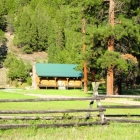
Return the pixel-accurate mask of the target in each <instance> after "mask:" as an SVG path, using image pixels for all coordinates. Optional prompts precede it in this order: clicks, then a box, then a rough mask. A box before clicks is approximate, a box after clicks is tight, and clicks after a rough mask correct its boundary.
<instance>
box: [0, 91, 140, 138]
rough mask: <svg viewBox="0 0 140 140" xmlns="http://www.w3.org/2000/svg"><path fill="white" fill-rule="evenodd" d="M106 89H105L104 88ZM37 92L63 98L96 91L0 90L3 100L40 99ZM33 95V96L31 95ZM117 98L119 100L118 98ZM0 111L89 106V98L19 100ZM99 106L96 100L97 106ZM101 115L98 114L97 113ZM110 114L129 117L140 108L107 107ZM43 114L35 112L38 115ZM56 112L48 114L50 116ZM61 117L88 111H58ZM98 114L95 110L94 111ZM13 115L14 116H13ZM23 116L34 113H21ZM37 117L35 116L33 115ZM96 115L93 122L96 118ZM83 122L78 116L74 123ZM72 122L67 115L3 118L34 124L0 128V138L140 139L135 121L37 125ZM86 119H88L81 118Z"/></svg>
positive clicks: (85, 107)
mask: <svg viewBox="0 0 140 140" xmlns="http://www.w3.org/2000/svg"><path fill="white" fill-rule="evenodd" d="M102 92H103V91H102ZM37 94H41V95H46V96H47V95H50V96H56V95H57V96H62V97H91V96H92V92H89V93H84V92H83V91H82V90H25V89H18V90H17V89H13V90H9V91H8V90H6V91H2V90H1V91H0V99H27V98H28V99H29V98H37V96H36V95H37ZM31 95H32V96H31ZM116 100H117V99H116ZM101 103H102V105H120V104H119V103H115V104H114V103H109V102H104V101H102V102H101ZM0 104H1V105H0V110H57V109H58V110H63V109H87V108H88V107H89V101H58V102H56V101H52V102H21V103H20V102H16V103H13V102H11V103H0ZM93 108H96V103H95V104H94V105H93ZM95 114H97V113H95ZM107 114H126V115H128V118H129V116H130V115H133V114H140V109H107V110H106V112H105V115H107ZM39 115H40V114H37V115H35V116H36V117H38V116H39ZM49 115H53V114H48V115H47V114H45V116H49ZM57 115H58V116H65V115H68V116H76V115H80V116H81V115H83V116H85V115H86V113H78V114H77V113H76V114H75V113H72V114H57ZM93 115H94V113H93ZM10 116H11V115H10ZM20 116H30V115H28V114H26V115H22V114H21V115H20ZM32 116H33V115H32ZM96 119H98V118H97V117H95V118H94V119H91V120H89V121H95V120H96ZM73 121H74V122H79V120H77V119H75V120H72V122H73ZM54 122H55V123H64V122H66V123H69V122H70V121H69V120H68V119H67V118H65V119H64V120H60V121H56V120H52V121H50V122H49V121H46V120H43V121H42V120H34V121H27V120H16V119H14V120H2V119H1V120H0V124H33V126H31V127H29V128H18V129H9V130H0V140H56V139H57V140H93V139H94V140H118V139H119V140H139V139H140V134H139V131H140V125H139V124H132V123H115V122H110V124H109V125H103V126H102V125H93V126H82V127H77V126H75V127H65V128H64V127H59V128H56V127H52V128H36V127H35V126H34V124H39V123H47V124H48V123H50V124H51V123H54ZM80 122H85V120H80Z"/></svg>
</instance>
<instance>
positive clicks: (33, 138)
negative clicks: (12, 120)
mask: <svg viewBox="0 0 140 140" xmlns="http://www.w3.org/2000/svg"><path fill="white" fill-rule="evenodd" d="M139 132H140V126H139V125H138V124H123V123H122V124H121V123H111V124H110V125H108V126H96V125H94V126H85V127H68V128H63V127H60V128H48V129H45V128H42V129H36V128H22V129H11V130H0V140H118V139H119V140H139V139H140V134H139Z"/></svg>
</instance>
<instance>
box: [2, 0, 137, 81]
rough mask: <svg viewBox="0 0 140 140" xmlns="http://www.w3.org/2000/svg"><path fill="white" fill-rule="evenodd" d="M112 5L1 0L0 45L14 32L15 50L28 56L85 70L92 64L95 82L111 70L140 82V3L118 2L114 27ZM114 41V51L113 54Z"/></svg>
mask: <svg viewBox="0 0 140 140" xmlns="http://www.w3.org/2000/svg"><path fill="white" fill-rule="evenodd" d="M110 2H111V0H82V1H78V0H1V1H0V29H1V30H0V41H1V43H4V42H5V38H4V32H10V33H11V34H14V41H13V43H14V45H15V46H16V47H18V48H20V49H21V50H22V51H23V53H27V54H31V53H33V52H36V51H37V52H38V51H46V52H47V53H48V62H51V63H77V64H79V68H80V69H82V68H83V63H84V62H86V64H87V68H90V70H92V71H94V73H96V76H95V77H94V78H93V79H94V80H95V78H99V77H100V76H101V75H100V73H101V72H102V74H103V73H104V71H107V69H108V68H109V67H110V66H113V70H114V71H115V73H114V75H115V76H116V77H120V79H122V77H123V78H124V75H125V77H128V76H129V75H130V74H129V73H130V72H132V73H133V76H134V77H137V76H138V75H139V73H140V72H139V65H138V62H139V61H140V1H139V0H123V1H122V0H114V3H115V4H114V7H113V8H114V9H113V12H114V18H113V19H114V22H113V24H112V22H111V21H110V19H111V12H112V11H110V7H111V3H110ZM110 42H112V43H113V51H111V52H109V53H108V52H106V51H107V50H108V49H109V48H108V47H109V44H110ZM83 46H84V47H83ZM114 51H115V52H116V53H117V54H116V53H114ZM122 55H123V57H120V56H122ZM117 58H119V59H117ZM122 58H123V60H125V62H124V61H122ZM103 70H104V71H103ZM120 79H119V80H120ZM117 80H118V79H117Z"/></svg>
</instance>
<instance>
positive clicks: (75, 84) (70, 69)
mask: <svg viewBox="0 0 140 140" xmlns="http://www.w3.org/2000/svg"><path fill="white" fill-rule="evenodd" d="M76 67H77V65H76V64H50V63H36V64H35V66H34V68H33V79H34V80H32V81H34V83H33V84H32V85H34V87H35V89H48V88H55V89H71V88H73V89H75V88H79V89H81V88H82V81H83V73H82V71H78V70H76V69H75V68H76Z"/></svg>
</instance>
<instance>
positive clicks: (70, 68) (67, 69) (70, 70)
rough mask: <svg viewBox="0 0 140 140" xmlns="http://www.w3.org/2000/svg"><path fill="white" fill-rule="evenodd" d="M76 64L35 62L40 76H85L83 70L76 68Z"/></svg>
mask: <svg viewBox="0 0 140 140" xmlns="http://www.w3.org/2000/svg"><path fill="white" fill-rule="evenodd" d="M76 66H77V65H76V64H46V63H36V64H35V67H36V73H37V75H38V76H39V77H83V74H82V72H81V71H77V70H75V68H76Z"/></svg>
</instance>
